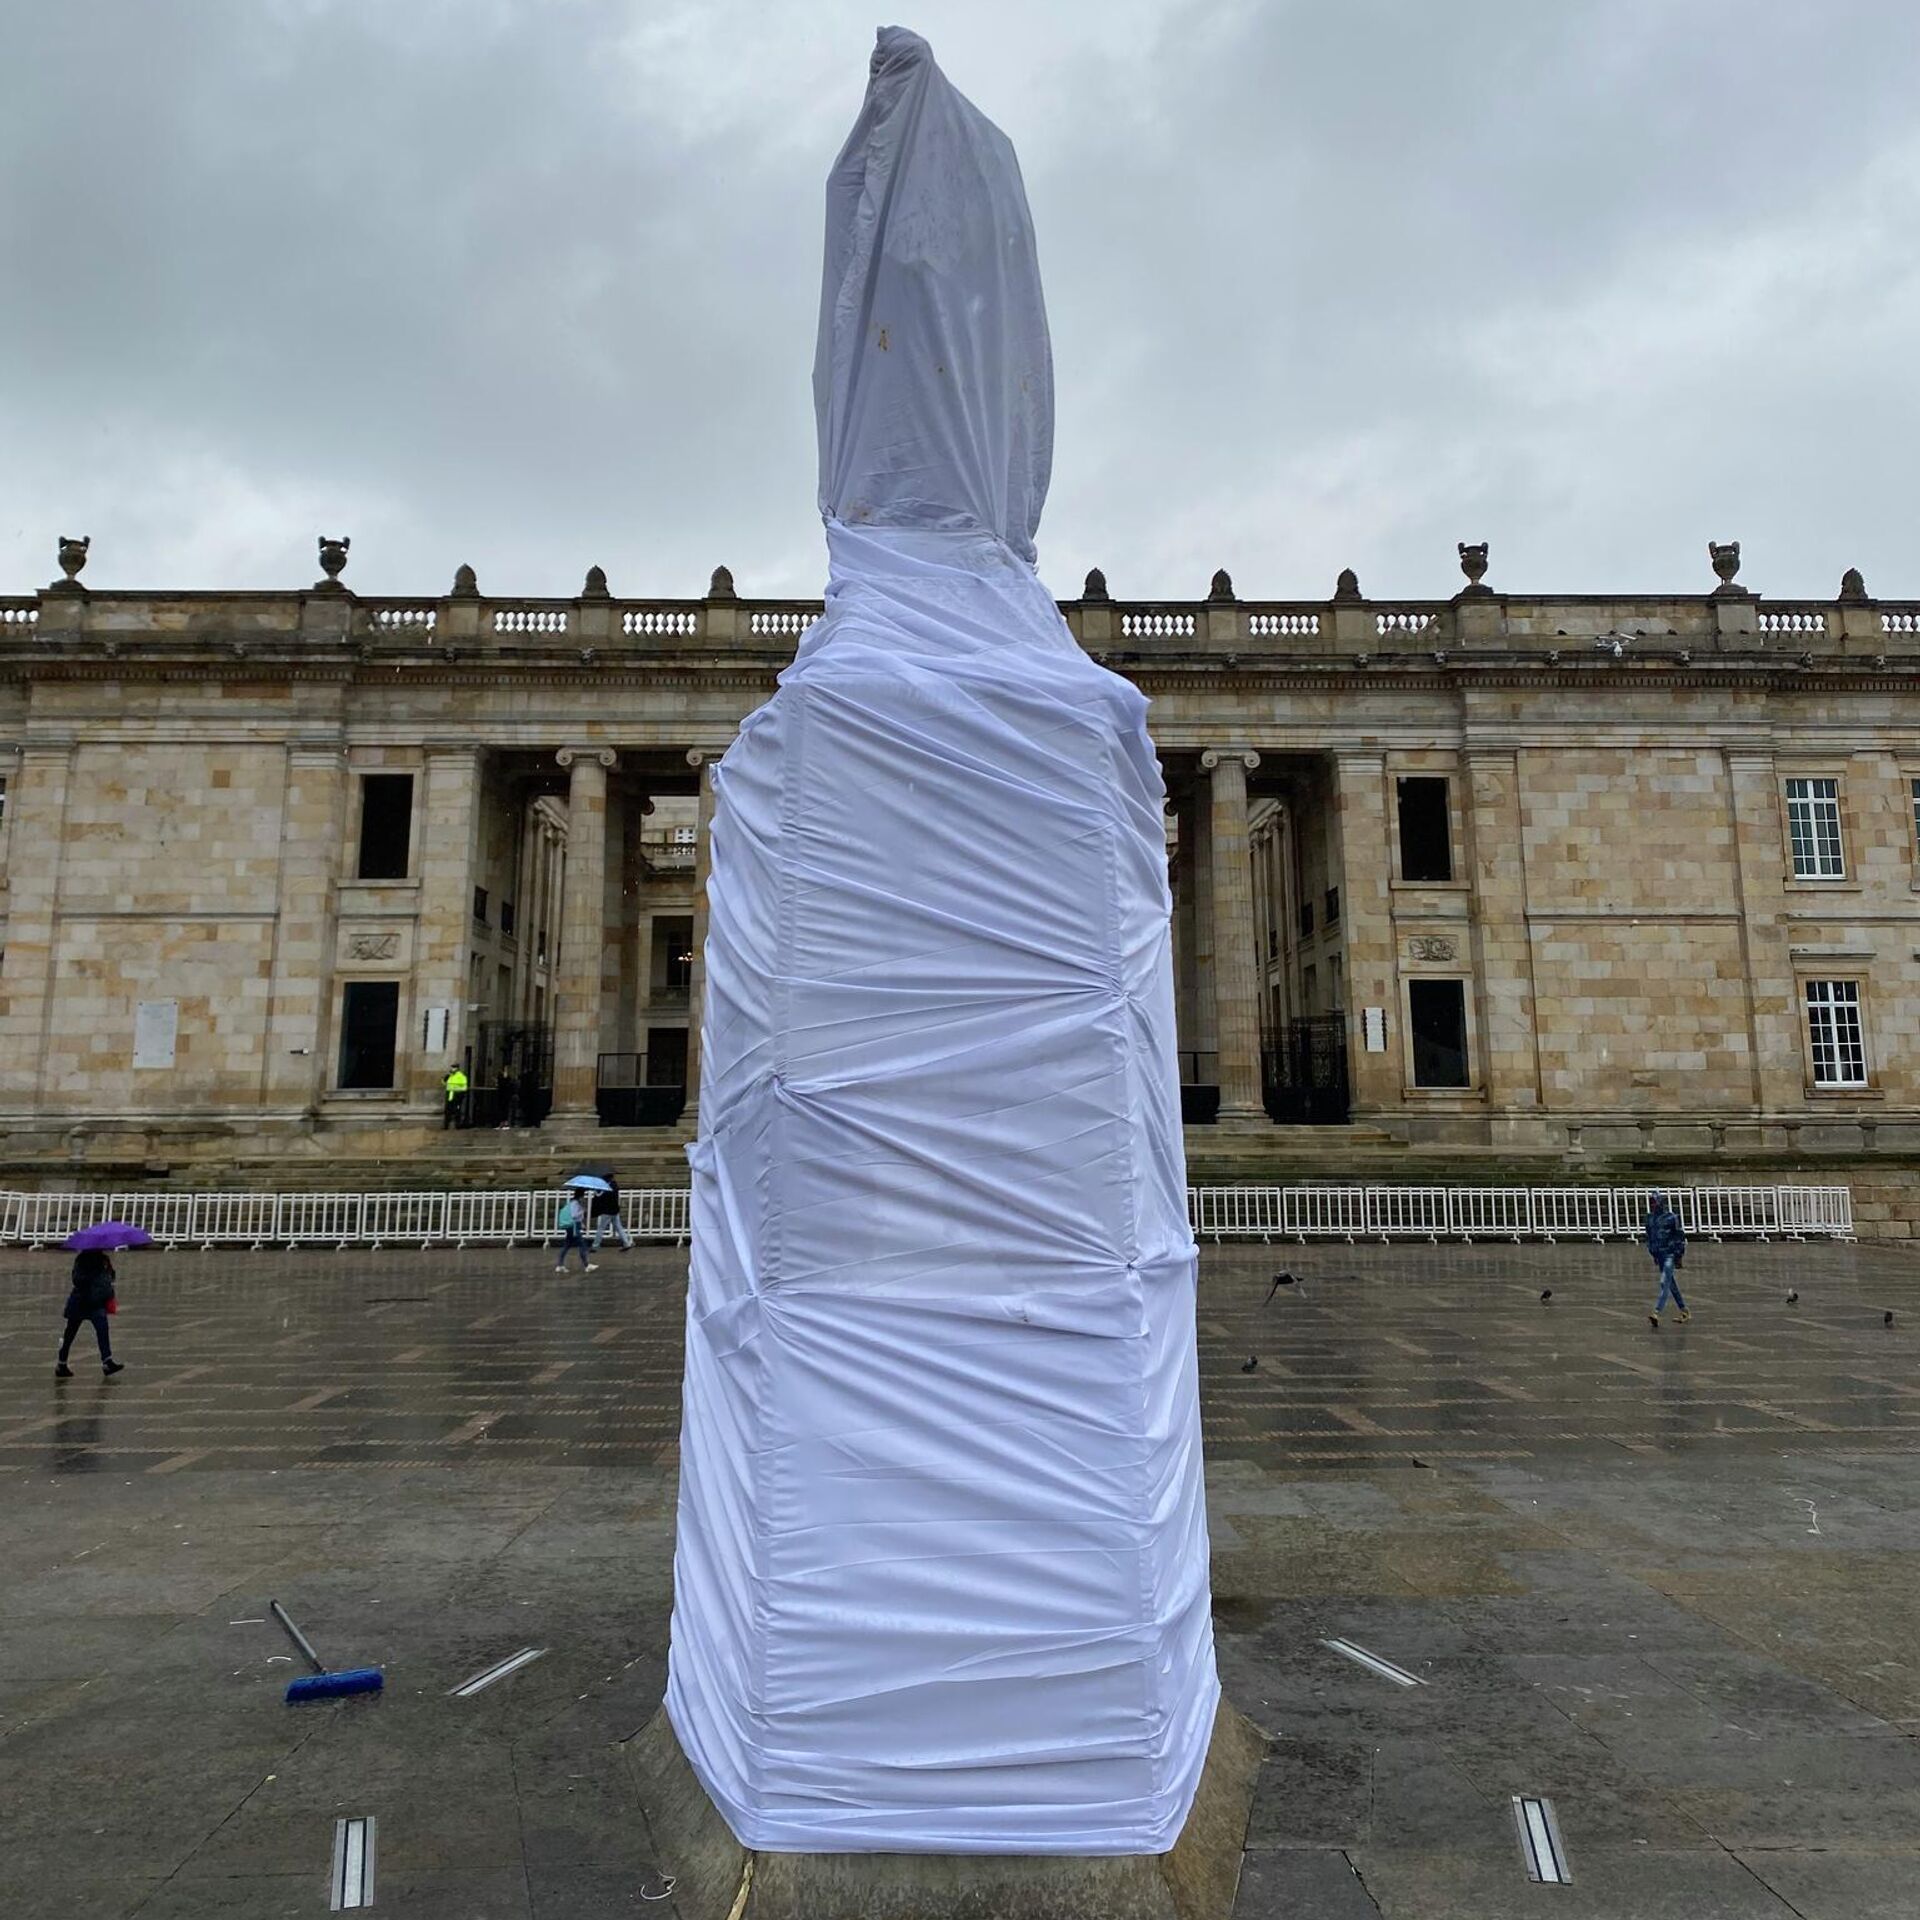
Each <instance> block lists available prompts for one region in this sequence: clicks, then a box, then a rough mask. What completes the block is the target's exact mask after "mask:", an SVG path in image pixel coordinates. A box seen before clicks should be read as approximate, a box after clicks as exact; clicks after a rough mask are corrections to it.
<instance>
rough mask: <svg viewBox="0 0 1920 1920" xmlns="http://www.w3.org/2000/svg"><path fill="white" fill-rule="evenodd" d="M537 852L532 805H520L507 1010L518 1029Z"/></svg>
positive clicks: (528, 967) (529, 957)
mask: <svg viewBox="0 0 1920 1920" xmlns="http://www.w3.org/2000/svg"><path fill="white" fill-rule="evenodd" d="M536 852H537V844H536V837H535V832H534V818H533V802H532V801H531V800H524V801H522V802H521V805H520V844H519V846H518V848H517V849H516V850H515V855H514V863H513V866H514V881H513V998H512V1001H511V1002H510V1003H509V1005H508V1007H507V1009H506V1019H507V1021H508V1023H509V1024H510V1025H513V1026H520V1025H522V1024H523V1023H524V1022H525V1020H526V1017H527V1013H526V1007H527V997H528V995H529V993H530V992H531V988H529V986H528V985H527V981H528V979H529V977H530V976H531V974H532V972H533V934H534V918H533V875H534V860H535V854H536Z"/></svg>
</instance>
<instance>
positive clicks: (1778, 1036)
mask: <svg viewBox="0 0 1920 1920" xmlns="http://www.w3.org/2000/svg"><path fill="white" fill-rule="evenodd" d="M1727 794H1728V811H1729V812H1730V813H1731V814H1732V816H1733V844H1734V855H1735V860H1736V873H1737V875H1738V879H1739V886H1740V892H1739V905H1740V955H1741V959H1742V960H1743V961H1744V963H1745V965H1746V973H1747V1045H1748V1048H1749V1050H1750V1054H1751V1058H1752V1071H1753V1079H1752V1085H1753V1100H1754V1105H1755V1106H1756V1107H1757V1108H1759V1109H1760V1111H1761V1112H1762V1113H1763V1114H1766V1115H1770V1116H1771V1115H1777V1114H1781V1113H1793V1112H1797V1111H1799V1110H1801V1109H1803V1108H1804V1107H1805V1106H1806V1104H1807V1072H1806V1064H1805V1052H1804V1048H1803V1045H1802V1041H1801V1034H1800V1022H1801V1020H1802V1019H1803V1018H1804V1015H1803V1014H1802V1012H1801V1008H1800V1005H1799V1001H1798V998H1797V995H1796V993H1795V987H1794V976H1793V955H1792V953H1791V952H1790V951H1789V937H1790V936H1789V926H1788V922H1787V918H1786V912H1787V884H1786V883H1787V850H1786V848H1785V847H1784V846H1783V845H1782V844H1781V833H1780V783H1779V771H1778V769H1777V768H1776V767H1775V765H1774V759H1773V755H1772V754H1771V753H1758V752H1751V751H1749V752H1744V753H1743V752H1738V751H1734V750H1729V751H1728V753H1727Z"/></svg>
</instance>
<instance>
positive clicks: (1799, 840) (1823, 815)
mask: <svg viewBox="0 0 1920 1920" xmlns="http://www.w3.org/2000/svg"><path fill="white" fill-rule="evenodd" d="M1787 837H1788V838H1789V839H1790V840H1791V841H1792V843H1793V877H1794V878H1795V879H1796V880H1844V879H1845V878H1846V877H1847V863H1846V858H1845V856H1844V854H1843V853H1842V852H1841V849H1840V782H1839V781H1838V780H1817V779H1816V780H1789V781H1788V782H1787Z"/></svg>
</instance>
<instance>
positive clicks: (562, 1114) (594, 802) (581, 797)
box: [553, 747, 614, 1120]
mask: <svg viewBox="0 0 1920 1920" xmlns="http://www.w3.org/2000/svg"><path fill="white" fill-rule="evenodd" d="M557 757H558V759H559V762H560V764H561V765H562V766H563V767H566V768H567V769H568V770H569V778H568V782H567V871H566V883H565V892H564V897H563V898H562V901H561V906H560V966H559V970H558V973H557V974H556V976H555V979H554V1017H553V1113H554V1118H555V1119H558V1120H570V1119H572V1120H577V1119H584V1118H586V1117H587V1116H589V1115H591V1114H592V1113H593V1111H594V1102H593V1090H594V1074H595V1070H596V1069H597V1067H598V1066H599V1055H600V968H601V961H602V954H603V950H604V948H605V945H606V889H607V769H608V768H609V767H611V766H612V765H613V761H614V754H613V749H612V748H611V747H562V748H561V749H560V752H559V754H558V756H557Z"/></svg>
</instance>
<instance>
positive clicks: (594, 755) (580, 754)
mask: <svg viewBox="0 0 1920 1920" xmlns="http://www.w3.org/2000/svg"><path fill="white" fill-rule="evenodd" d="M553 757H554V759H555V760H557V761H558V762H559V763H560V765H561V766H563V767H570V766H572V765H573V763H574V762H575V761H576V760H582V759H588V760H598V761H599V762H600V764H601V765H602V766H603V767H611V766H612V765H613V764H614V763H615V762H616V761H617V760H618V759H619V757H620V756H619V755H618V754H616V753H615V752H614V750H613V749H612V748H611V747H562V748H561V749H560V751H559V752H558V753H556V754H555V755H554V756H553Z"/></svg>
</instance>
